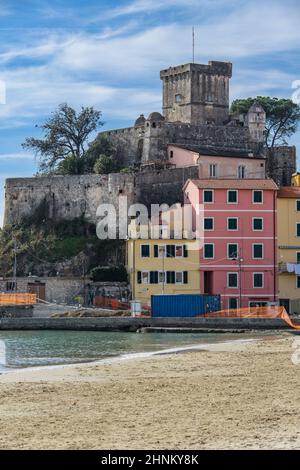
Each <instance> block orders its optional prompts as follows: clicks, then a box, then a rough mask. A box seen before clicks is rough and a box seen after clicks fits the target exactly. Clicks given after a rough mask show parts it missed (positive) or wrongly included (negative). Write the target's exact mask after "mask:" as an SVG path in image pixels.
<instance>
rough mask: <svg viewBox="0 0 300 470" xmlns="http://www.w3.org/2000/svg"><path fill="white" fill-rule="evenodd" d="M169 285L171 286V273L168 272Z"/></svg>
mask: <svg viewBox="0 0 300 470" xmlns="http://www.w3.org/2000/svg"><path fill="white" fill-rule="evenodd" d="M167 284H171V271H167Z"/></svg>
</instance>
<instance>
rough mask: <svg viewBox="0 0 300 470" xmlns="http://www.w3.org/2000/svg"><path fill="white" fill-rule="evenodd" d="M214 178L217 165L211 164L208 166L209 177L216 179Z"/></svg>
mask: <svg viewBox="0 0 300 470" xmlns="http://www.w3.org/2000/svg"><path fill="white" fill-rule="evenodd" d="M216 176H217V165H216V164H215V163H212V164H210V165H209V177H210V178H216Z"/></svg>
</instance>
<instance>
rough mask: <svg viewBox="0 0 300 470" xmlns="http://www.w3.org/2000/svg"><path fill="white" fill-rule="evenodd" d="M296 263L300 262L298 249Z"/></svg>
mask: <svg viewBox="0 0 300 470" xmlns="http://www.w3.org/2000/svg"><path fill="white" fill-rule="evenodd" d="M296 263H297V264H300V251H297V255H296Z"/></svg>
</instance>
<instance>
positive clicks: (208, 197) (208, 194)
mask: <svg viewBox="0 0 300 470" xmlns="http://www.w3.org/2000/svg"><path fill="white" fill-rule="evenodd" d="M203 202H206V203H210V202H214V195H213V191H212V190H211V189H204V191H203Z"/></svg>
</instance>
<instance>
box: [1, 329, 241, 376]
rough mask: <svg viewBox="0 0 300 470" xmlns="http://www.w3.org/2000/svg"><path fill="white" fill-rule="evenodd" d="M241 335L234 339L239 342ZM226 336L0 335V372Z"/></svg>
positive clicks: (160, 334) (12, 333)
mask: <svg viewBox="0 0 300 470" xmlns="http://www.w3.org/2000/svg"><path fill="white" fill-rule="evenodd" d="M239 336H240V335H234V339H238V337H239ZM226 339H229V337H228V336H227V335H217V334H216V335H214V334H188V333H180V334H177V333H174V334H173V333H144V334H142V333H140V334H139V333H122V332H100V331H99V332H98V331H91V332H86V331H0V372H2V373H3V372H8V371H9V370H11V369H15V368H23V367H33V366H48V365H59V364H72V363H80V362H89V361H95V360H99V359H106V358H110V357H116V356H123V355H128V354H133V353H147V352H152V351H160V350H164V349H169V348H177V347H178V348H180V347H185V346H189V345H196V344H205V343H213V342H216V341H224V340H226Z"/></svg>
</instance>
